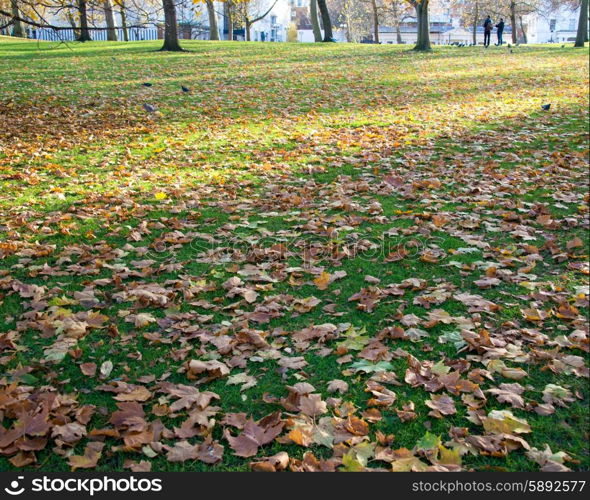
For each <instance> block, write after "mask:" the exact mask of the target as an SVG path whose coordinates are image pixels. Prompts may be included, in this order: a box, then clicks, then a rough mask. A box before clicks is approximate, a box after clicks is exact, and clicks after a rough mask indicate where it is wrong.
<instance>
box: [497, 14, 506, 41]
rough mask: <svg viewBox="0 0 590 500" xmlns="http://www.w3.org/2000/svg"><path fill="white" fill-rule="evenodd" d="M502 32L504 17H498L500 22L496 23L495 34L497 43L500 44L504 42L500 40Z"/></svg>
mask: <svg viewBox="0 0 590 500" xmlns="http://www.w3.org/2000/svg"><path fill="white" fill-rule="evenodd" d="M503 33H504V19H502V18H500V22H499V23H498V24H496V34H497V35H498V43H497V45H498V46H500V45H502V44H503V43H504V40H502V34H503Z"/></svg>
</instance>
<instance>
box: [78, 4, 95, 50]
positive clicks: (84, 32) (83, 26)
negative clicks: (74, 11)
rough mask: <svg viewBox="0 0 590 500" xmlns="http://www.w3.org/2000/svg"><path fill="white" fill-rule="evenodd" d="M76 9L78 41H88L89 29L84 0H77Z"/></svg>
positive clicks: (89, 39) (90, 39)
mask: <svg viewBox="0 0 590 500" xmlns="http://www.w3.org/2000/svg"><path fill="white" fill-rule="evenodd" d="M78 11H79V12H80V36H79V37H78V41H79V42H90V41H92V38H91V37H90V30H89V29H88V10H87V6H86V0H78Z"/></svg>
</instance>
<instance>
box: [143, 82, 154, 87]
mask: <svg viewBox="0 0 590 500" xmlns="http://www.w3.org/2000/svg"><path fill="white" fill-rule="evenodd" d="M141 85H142V86H144V87H151V86H152V84H151V83H149V82H145V83H142V84H141Z"/></svg>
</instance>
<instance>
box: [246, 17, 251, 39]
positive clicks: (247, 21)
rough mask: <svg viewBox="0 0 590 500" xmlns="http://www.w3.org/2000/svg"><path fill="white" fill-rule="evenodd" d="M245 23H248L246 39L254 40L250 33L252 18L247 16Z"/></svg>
mask: <svg viewBox="0 0 590 500" xmlns="http://www.w3.org/2000/svg"><path fill="white" fill-rule="evenodd" d="M245 24H246V41H247V42H249V41H251V40H252V36H251V35H250V28H252V23H251V22H250V19H248V18H246V20H245Z"/></svg>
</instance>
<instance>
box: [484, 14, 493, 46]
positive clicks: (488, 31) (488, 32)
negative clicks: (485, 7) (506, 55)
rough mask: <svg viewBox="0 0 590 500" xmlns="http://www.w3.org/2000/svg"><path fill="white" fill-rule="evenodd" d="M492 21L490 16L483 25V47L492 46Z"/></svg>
mask: <svg viewBox="0 0 590 500" xmlns="http://www.w3.org/2000/svg"><path fill="white" fill-rule="evenodd" d="M493 25H494V23H492V20H491V19H490V16H488V17H486V20H485V21H484V23H483V46H484V47H489V46H490V38H491V36H492V26H493Z"/></svg>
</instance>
